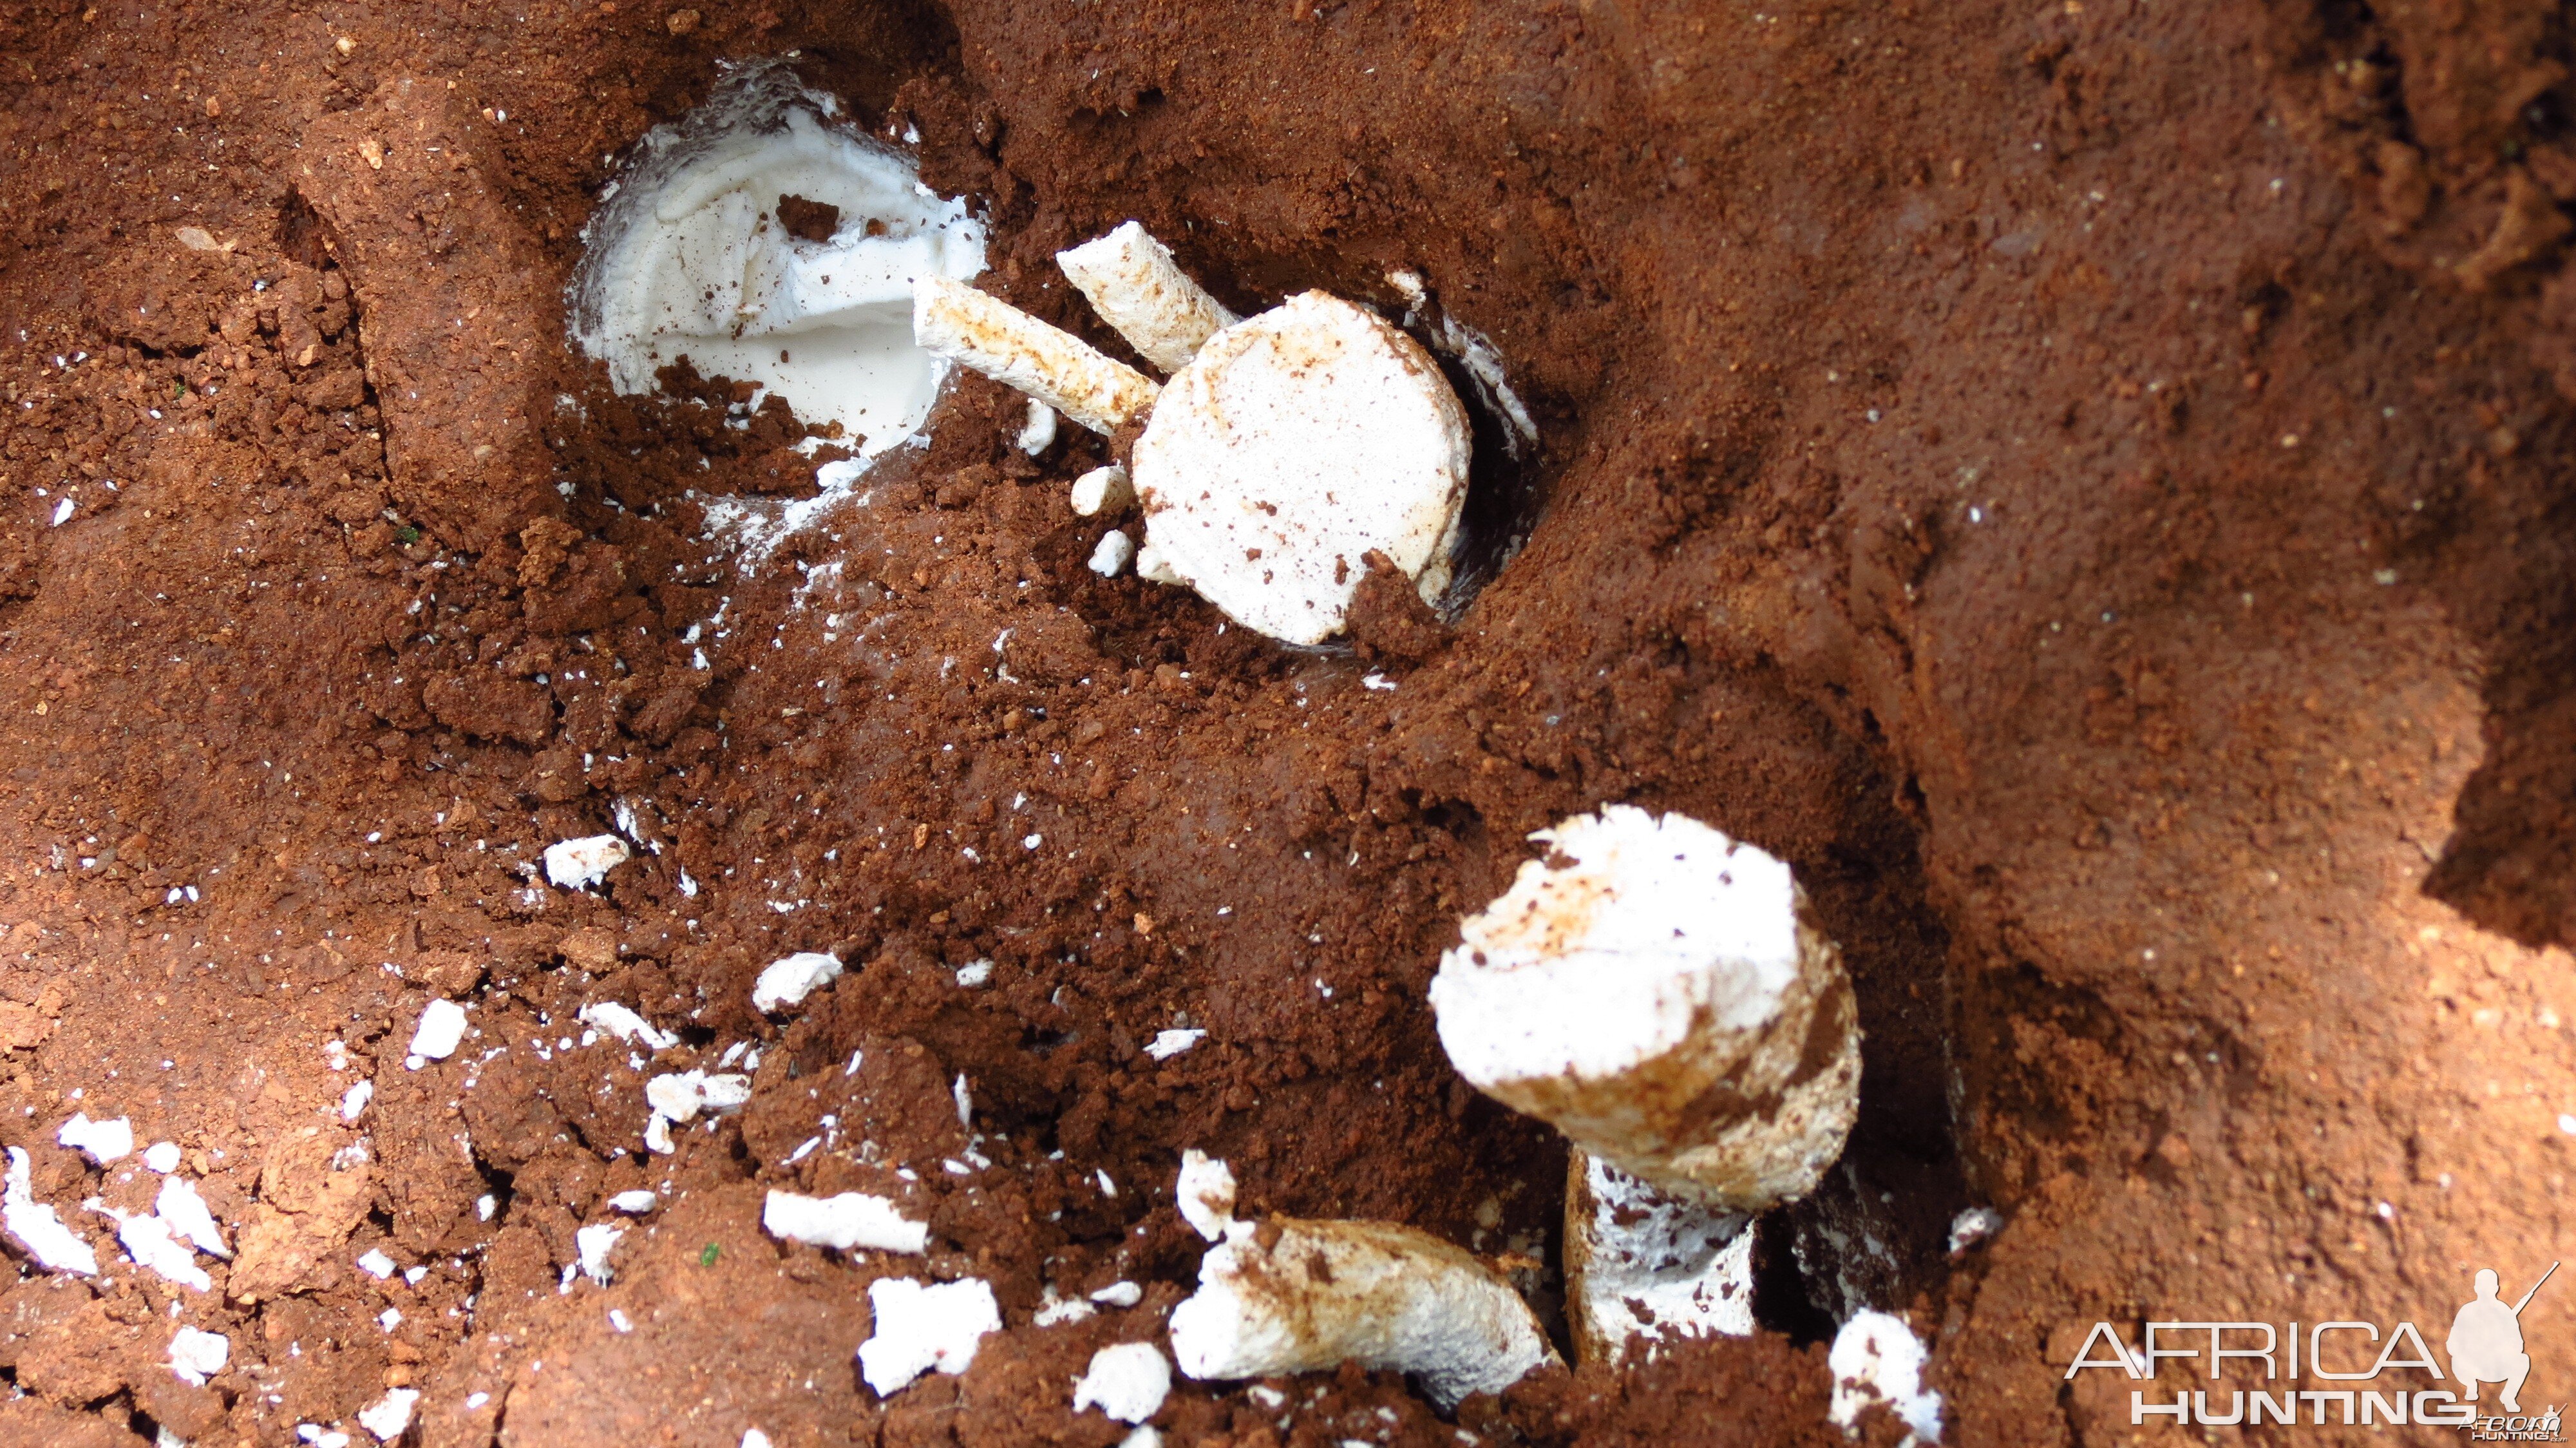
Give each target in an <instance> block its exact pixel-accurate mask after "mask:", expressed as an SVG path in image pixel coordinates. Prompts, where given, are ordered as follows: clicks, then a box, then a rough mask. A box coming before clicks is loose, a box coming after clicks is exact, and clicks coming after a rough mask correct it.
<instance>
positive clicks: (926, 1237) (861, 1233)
mask: <svg viewBox="0 0 2576 1448" xmlns="http://www.w3.org/2000/svg"><path fill="white" fill-rule="evenodd" d="M760 1225H761V1228H762V1230H764V1231H766V1232H768V1233H769V1235H771V1236H773V1237H776V1238H777V1239H779V1240H780V1241H782V1242H803V1243H805V1244H806V1245H808V1246H813V1247H829V1248H831V1249H833V1250H834V1251H836V1252H848V1251H853V1250H857V1249H860V1248H865V1249H868V1250H870V1251H877V1252H906V1253H910V1254H911V1255H913V1256H915V1257H918V1256H920V1255H921V1254H923V1253H924V1252H927V1251H929V1250H930V1228H929V1227H927V1226H924V1225H923V1224H922V1223H919V1222H916V1221H913V1220H911V1219H910V1218H908V1217H906V1216H904V1214H903V1213H902V1212H901V1211H900V1210H899V1209H897V1208H896V1206H895V1204H894V1203H893V1202H892V1201H890V1200H888V1199H887V1198H885V1197H880V1196H871V1195H869V1194H868V1193H866V1192H842V1193H840V1194H839V1195H837V1196H830V1197H807V1196H799V1195H797V1194H796V1193H794V1192H781V1191H772V1192H771V1193H770V1194H769V1196H768V1198H767V1199H766V1200H765V1201H763V1202H762V1203H761V1208H760Z"/></svg>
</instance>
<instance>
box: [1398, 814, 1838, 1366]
mask: <svg viewBox="0 0 2576 1448" xmlns="http://www.w3.org/2000/svg"><path fill="white" fill-rule="evenodd" d="M1532 838H1534V839H1536V840H1538V841H1540V842H1542V843H1543V844H1546V845H1547V846H1549V854H1548V857H1547V858H1546V859H1544V860H1532V861H1528V862H1526V863H1524V864H1523V865H1522V866H1521V868H1520V872H1519V874H1518V876H1517V877H1516V878H1515V879H1514V881H1513V883H1512V887H1511V888H1510V889H1509V890H1508V891H1506V892H1505V893H1504V894H1503V895H1502V897H1501V898H1499V899H1497V900H1495V901H1494V902H1493V903H1492V904H1491V905H1489V906H1487V907H1486V908H1485V909H1484V910H1483V911H1482V912H1481V913H1479V914H1477V915H1474V916H1471V917H1469V918H1468V919H1467V920H1465V921H1463V922H1462V923H1461V925H1460V934H1461V936H1462V937H1463V942H1464V943H1462V944H1461V945H1460V946H1458V947H1457V948H1456V949H1454V950H1452V951H1450V952H1449V953H1448V954H1447V955H1446V956H1444V957H1443V958H1442V960H1441V963H1440V971H1439V974H1438V975H1437V976H1436V977H1435V978H1434V979H1433V981H1432V983H1431V992H1430V994H1431V1004H1432V1007H1433V1009H1434V1010H1435V1011H1436V1012H1437V1014H1438V1018H1439V1030H1440V1040H1441V1044H1442V1045H1443V1046H1444V1047H1446V1048H1447V1050H1448V1052H1449V1059H1450V1061H1451V1062H1452V1063H1453V1064H1454V1065H1455V1066H1456V1067H1457V1068H1458V1071H1459V1074H1461V1075H1463V1076H1465V1077H1466V1078H1467V1080H1468V1081H1470V1082H1471V1083H1473V1084H1474V1085H1475V1086H1477V1087H1478V1088H1479V1089H1481V1090H1483V1091H1485V1092H1486V1093H1487V1094H1489V1095H1491V1096H1493V1097H1495V1098H1496V1099H1498V1100H1500V1101H1502V1102H1504V1103H1505V1104H1507V1105H1509V1106H1512V1107H1514V1108H1516V1109H1518V1110H1521V1111H1525V1112H1527V1113H1529V1114H1530V1115H1533V1116H1537V1117H1539V1118H1541V1119H1543V1120H1546V1121H1548V1122H1551V1123H1553V1124H1554V1125H1555V1126H1556V1127H1557V1128H1558V1129H1559V1130H1561V1131H1563V1132H1564V1133H1565V1134H1566V1135H1567V1136H1568V1137H1570V1138H1571V1139H1572V1140H1573V1141H1574V1143H1575V1145H1576V1146H1578V1147H1580V1148H1581V1149H1582V1152H1583V1153H1588V1154H1589V1156H1591V1157H1597V1158H1599V1159H1600V1162H1601V1165H1602V1167H1603V1169H1604V1171H1603V1173H1602V1174H1599V1175H1596V1174H1595V1173H1594V1172H1593V1171H1592V1169H1591V1167H1590V1165H1589V1164H1588V1162H1586V1161H1585V1160H1584V1159H1583V1157H1581V1156H1578V1167H1579V1169H1580V1170H1581V1171H1582V1173H1583V1177H1582V1179H1581V1180H1578V1181H1574V1182H1570V1183H1569V1201H1568V1211H1567V1230H1568V1233H1569V1237H1570V1238H1581V1239H1583V1240H1580V1241H1572V1240H1570V1241H1569V1243H1568V1247H1567V1252H1566V1259H1567V1270H1568V1277H1569V1282H1568V1287H1569V1296H1570V1297H1571V1298H1572V1300H1573V1302H1574V1304H1575V1308H1576V1318H1577V1341H1578V1344H1579V1345H1581V1346H1583V1347H1584V1349H1585V1350H1586V1352H1587V1353H1594V1352H1598V1353H1601V1354H1604V1355H1606V1356H1609V1357H1611V1358H1614V1359H1615V1358H1616V1357H1617V1356H1618V1354H1619V1352H1620V1349H1621V1345H1622V1344H1623V1343H1624V1342H1625V1341H1626V1340H1627V1339H1628V1337H1630V1336H1631V1335H1634V1334H1636V1332H1637V1330H1638V1329H1639V1328H1640V1327H1641V1325H1642V1324H1641V1320H1640V1319H1639V1317H1638V1316H1637V1315H1636V1314H1635V1313H1634V1312H1632V1311H1631V1310H1630V1309H1629V1308H1628V1307H1627V1306H1626V1305H1625V1304H1626V1302H1627V1301H1629V1300H1630V1299H1636V1300H1641V1301H1646V1302H1648V1303H1649V1304H1650V1307H1651V1310H1652V1311H1653V1313H1654V1314H1655V1315H1654V1317H1653V1319H1652V1321H1653V1322H1654V1323H1655V1325H1656V1326H1655V1330H1654V1331H1653V1332H1650V1333H1646V1334H1644V1335H1646V1336H1649V1337H1664V1336H1674V1335H1691V1334H1696V1333H1708V1332H1741V1331H1743V1330H1745V1326H1744V1306H1745V1305H1744V1304H1743V1303H1742V1302H1741V1301H1740V1300H1739V1299H1740V1297H1741V1296H1742V1294H1740V1293H1731V1292H1729V1291H1727V1290H1726V1288H1727V1287H1728V1286H1729V1285H1730V1284H1731V1283H1734V1282H1739V1281H1743V1280H1745V1277H1744V1265H1745V1264H1743V1263H1742V1262H1741V1261H1740V1260H1738V1259H1730V1258H1729V1257H1728V1256H1727V1254H1726V1252H1725V1251H1723V1250H1721V1248H1722V1247H1723V1246H1724V1244H1726V1243H1727V1242H1729V1241H1730V1240H1731V1239H1732V1236H1733V1234H1734V1232H1735V1230H1736V1227H1737V1225H1738V1222H1739V1221H1740V1219H1741V1218H1743V1217H1745V1216H1749V1215H1750V1214H1752V1213H1755V1212H1759V1211H1762V1210H1764V1209H1766V1208H1768V1207H1771V1206H1774V1205H1777V1204H1779V1203H1781V1202H1784V1201H1789V1200H1792V1199H1794V1198H1796V1197H1799V1196H1802V1195H1804V1194H1805V1193H1806V1192H1808V1191H1810V1190H1812V1189H1813V1188H1814V1187H1815V1185H1816V1182H1817V1181H1818V1180H1819V1179H1820V1178H1821V1177H1822V1176H1823V1175H1824V1173H1825V1171H1826V1169H1827V1168H1828V1167H1830V1166H1831V1165H1832V1164H1833V1162H1834V1160H1835V1158H1836V1157H1838V1156H1839V1155H1840V1154H1841V1152H1842V1147H1843V1141H1844V1139H1845V1137H1847V1136H1848V1135H1849V1134H1850V1131H1851V1126H1852V1121H1853V1119H1854V1117H1855V1116H1856V1115H1857V1113H1858V1111H1859V1099H1860V1098H1859V1087H1860V1028H1859V1024H1858V1017H1857V1012H1856V1009H1855V1006H1854V1002H1853V999H1852V992H1851V982H1850V979H1849V978H1848V977H1847V976H1846V975H1845V974H1844V972H1843V968H1842V962H1841V957H1840V955H1839V953H1838V952H1837V951H1836V950H1835V948H1834V946H1833V944H1832V942H1831V941H1829V940H1827V939H1826V938H1825V937H1824V935H1823V934H1822V933H1821V932H1820V931H1818V930H1817V929H1816V927H1815V926H1814V924H1813V922H1812V921H1811V920H1810V918H1809V915H1808V907H1807V902H1806V896H1805V894H1804V892H1802V891H1801V890H1799V888H1798V886H1797V884H1796V882H1795V881H1794V880H1792V879H1791V878H1790V873H1789V867H1788V866H1787V865H1785V864H1783V863H1782V862H1780V861H1779V860H1776V859H1774V858H1772V857H1771V856H1770V855H1767V854H1765V853H1763V852H1762V851H1760V850H1758V849H1754V848H1753V847H1751V846H1749V845H1742V844H1738V843H1737V842H1735V841H1733V840H1730V839H1728V838H1727V837H1726V836H1725V835H1724V834H1721V833H1719V832H1718V831H1716V830H1713V829H1710V828H1709V827H1708V826H1706V825H1703V824H1700V823H1698V822H1697V821H1695V820H1691V819H1689V818H1687V817H1684V816H1681V815H1665V816H1662V817H1660V818H1658V817H1657V816H1654V815H1651V814H1648V813H1647V812H1645V811H1644V810H1640V809H1636V808H1634V807H1632V806H1627V805H1612V806H1609V807H1608V808H1606V809H1604V810H1602V811H1601V813H1600V814H1599V815H1597V816H1595V815H1585V816H1578V817H1576V818H1573V819H1570V820H1567V821H1565V822H1563V823H1562V824H1559V825H1558V826H1557V827H1556V828H1554V829H1552V830H1542V831H1539V832H1538V833H1537V834H1535V835H1534V836H1532ZM1624 1178H1634V1179H1636V1180H1635V1183H1634V1184H1633V1185H1634V1187H1635V1188H1637V1189H1632V1188H1631V1185H1629V1184H1625V1183H1624V1182H1623V1179H1624ZM1596 1183H1598V1184H1606V1185H1610V1186H1611V1189H1612V1190H1615V1191H1616V1192H1618V1193H1619V1194H1620V1195H1621V1196H1622V1197H1624V1198H1627V1199H1628V1200H1627V1201H1626V1202H1625V1203H1624V1205H1622V1206H1621V1207H1620V1208H1619V1209H1617V1210H1612V1211H1608V1212H1604V1211H1602V1210H1600V1205H1601V1204H1600V1202H1599V1200H1598V1198H1597V1197H1596V1196H1595V1195H1594V1194H1593V1187H1594V1185H1595V1184H1596ZM1658 1198H1660V1199H1662V1200H1661V1201H1658V1200H1657V1199H1658ZM1640 1212H1643V1213H1644V1215H1643V1216H1640V1215H1639V1213H1640ZM1685 1243H1696V1244H1698V1246H1694V1247H1692V1248H1691V1250H1690V1252H1689V1253H1686V1254H1682V1255H1683V1256H1686V1257H1687V1258H1688V1259H1689V1260H1687V1261H1685V1260H1679V1259H1677V1258H1676V1257H1675V1254H1676V1253H1680V1252H1681V1249H1682V1246H1683V1244H1685ZM1701 1248H1705V1249H1707V1250H1706V1252H1705V1253H1703V1252H1702V1251H1701ZM1746 1250H1749V1248H1737V1249H1736V1251H1737V1253H1738V1258H1739V1259H1740V1256H1741V1253H1742V1252H1744V1251H1746ZM1667 1259H1672V1260H1669V1261H1668V1260H1667ZM1656 1262H1667V1265H1666V1266H1665V1267H1660V1268H1658V1267H1654V1266H1652V1265H1651V1264H1654V1263H1656ZM1587 1269H1590V1270H1598V1271H1601V1272H1604V1273H1606V1274H1607V1280H1605V1281H1604V1282H1602V1283H1600V1284H1597V1288H1598V1290H1595V1287H1596V1285H1595V1284H1587V1283H1586V1282H1584V1281H1583V1280H1582V1278H1583V1276H1584V1274H1585V1273H1586V1271H1587ZM1641 1271H1642V1272H1645V1273H1646V1275H1647V1276H1649V1277H1653V1278H1658V1279H1662V1280H1661V1289H1662V1290H1661V1291H1660V1292H1659V1293H1658V1292H1641V1291H1640V1290H1639V1288H1640V1286H1653V1285H1655V1284H1652V1283H1647V1284H1639V1283H1637V1282H1636V1281H1635V1280H1634V1279H1635V1278H1636V1276H1637V1274H1638V1273H1640V1272H1641ZM1710 1274H1715V1275H1714V1276H1712V1275H1710Z"/></svg>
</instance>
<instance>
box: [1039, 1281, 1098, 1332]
mask: <svg viewBox="0 0 2576 1448" xmlns="http://www.w3.org/2000/svg"><path fill="white" fill-rule="evenodd" d="M1099 1313H1100V1309H1099V1308H1096V1307H1094V1306H1092V1305H1091V1304H1090V1303H1088V1302H1085V1301H1083V1300H1081V1299H1080V1298H1063V1297H1058V1296H1056V1295H1055V1284H1054V1283H1052V1282H1050V1283H1048V1284H1047V1288H1046V1297H1045V1300H1044V1301H1042V1302H1040V1303H1039V1304H1038V1310H1037V1312H1036V1313H1035V1314H1034V1315H1032V1316H1031V1317H1030V1318H1029V1325H1030V1326H1032V1327H1054V1326H1055V1325H1057V1324H1058V1323H1065V1322H1088V1321H1090V1320H1091V1319H1092V1318H1094V1317H1096V1316H1098V1315H1099Z"/></svg>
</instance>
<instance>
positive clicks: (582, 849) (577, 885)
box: [546, 835, 635, 890]
mask: <svg viewBox="0 0 2576 1448" xmlns="http://www.w3.org/2000/svg"><path fill="white" fill-rule="evenodd" d="M634 853H635V852H634V851H632V850H630V849H628V848H626V842H625V841H624V840H621V839H619V838H618V837H617V836H615V835H584V836H582V837H581V838H580V839H577V840H557V841H556V842H554V843H553V844H551V845H548V846H546V878H547V879H548V880H551V881H553V882H554V883H555V885H556V886H557V887H558V888H560V889H565V890H587V889H589V888H591V887H592V886H594V885H597V884H598V883H599V882H600V881H602V880H605V879H607V878H608V872H609V871H611V870H614V869H616V868H617V867H618V866H620V865H623V864H625V863H626V861H627V860H628V859H629V858H631V857H632V856H633V855H634Z"/></svg>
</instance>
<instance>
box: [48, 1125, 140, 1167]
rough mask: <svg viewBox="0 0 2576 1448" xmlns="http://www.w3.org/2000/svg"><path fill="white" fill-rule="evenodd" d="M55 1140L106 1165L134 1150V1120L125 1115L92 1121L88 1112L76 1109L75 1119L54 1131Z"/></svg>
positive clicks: (95, 1161)
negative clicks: (129, 1119)
mask: <svg viewBox="0 0 2576 1448" xmlns="http://www.w3.org/2000/svg"><path fill="white" fill-rule="evenodd" d="M54 1142H55V1144H56V1145H59V1146H64V1147H68V1148H70V1149H71V1150H73V1151H77V1152H79V1153H80V1154H81V1155H83V1156H85V1157H88V1158H89V1159H90V1160H91V1161H92V1162H93V1163H95V1164H97V1165H99V1166H105V1165H107V1164H108V1163H109V1162H112V1161H121V1160H123V1159H124V1158H125V1157H126V1156H127V1155H129V1154H130V1153H132V1152H133V1150H134V1124H133V1123H132V1122H131V1121H128V1120H127V1119H126V1118H124V1117H122V1116H114V1117H110V1118H108V1119H107V1120H105V1121H92V1120H90V1119H89V1113H87V1112H85V1111H75V1112H73V1113H72V1119H71V1120H69V1121H66V1122H64V1123H63V1125H62V1129H61V1130H59V1131H57V1132H55V1133H54Z"/></svg>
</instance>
